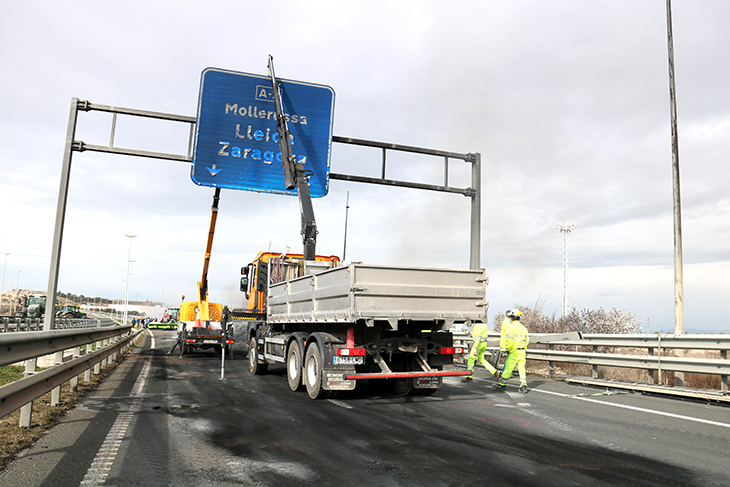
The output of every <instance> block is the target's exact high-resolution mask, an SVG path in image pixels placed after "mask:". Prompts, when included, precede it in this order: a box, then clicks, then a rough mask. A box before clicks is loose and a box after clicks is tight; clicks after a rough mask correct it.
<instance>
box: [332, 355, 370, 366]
mask: <svg viewBox="0 0 730 487" xmlns="http://www.w3.org/2000/svg"><path fill="white" fill-rule="evenodd" d="M333 359H334V363H335V365H361V364H364V363H365V357H340V356H337V357H333Z"/></svg>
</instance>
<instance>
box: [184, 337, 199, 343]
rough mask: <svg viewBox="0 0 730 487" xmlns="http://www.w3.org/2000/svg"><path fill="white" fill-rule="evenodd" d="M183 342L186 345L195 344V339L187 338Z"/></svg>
mask: <svg viewBox="0 0 730 487" xmlns="http://www.w3.org/2000/svg"><path fill="white" fill-rule="evenodd" d="M185 341H186V342H188V343H195V342H196V341H197V340H195V338H188V339H186V340H185Z"/></svg>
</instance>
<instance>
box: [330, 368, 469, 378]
mask: <svg viewBox="0 0 730 487" xmlns="http://www.w3.org/2000/svg"><path fill="white" fill-rule="evenodd" d="M464 375H471V371H469V370H447V371H441V370H433V371H431V372H391V373H389V374H388V373H385V372H375V373H363V374H344V375H343V376H342V378H343V380H359V379H405V378H408V377H454V376H464Z"/></svg>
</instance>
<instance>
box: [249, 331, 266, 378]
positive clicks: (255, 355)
mask: <svg viewBox="0 0 730 487" xmlns="http://www.w3.org/2000/svg"><path fill="white" fill-rule="evenodd" d="M268 368H269V364H265V363H264V364H262V363H259V347H258V344H257V343H256V337H251V341H250V342H249V348H248V370H250V371H251V373H252V374H253V375H261V374H265V373H266V369H268Z"/></svg>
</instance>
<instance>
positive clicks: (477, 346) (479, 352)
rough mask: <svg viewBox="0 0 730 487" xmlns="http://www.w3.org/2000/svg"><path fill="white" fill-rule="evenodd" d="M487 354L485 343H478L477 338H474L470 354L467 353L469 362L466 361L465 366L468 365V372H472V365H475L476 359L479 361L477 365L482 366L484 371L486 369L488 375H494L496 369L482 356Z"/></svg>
mask: <svg viewBox="0 0 730 487" xmlns="http://www.w3.org/2000/svg"><path fill="white" fill-rule="evenodd" d="M486 352H487V341H486V340H484V341H479V339H478V337H474V346H473V347H471V352H470V353H469V360H468V361H467V365H469V371H473V370H474V364H475V363H476V361H477V359H479V363H480V364H482V365H483V366H484V368H485V369H487V370H488V371H489V372H490V373H492V374H494V373H495V372H496V371H497V369H495V368H494V367H492V364H490V363H489V362H487V359H486V358H484V354H485V353H486Z"/></svg>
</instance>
